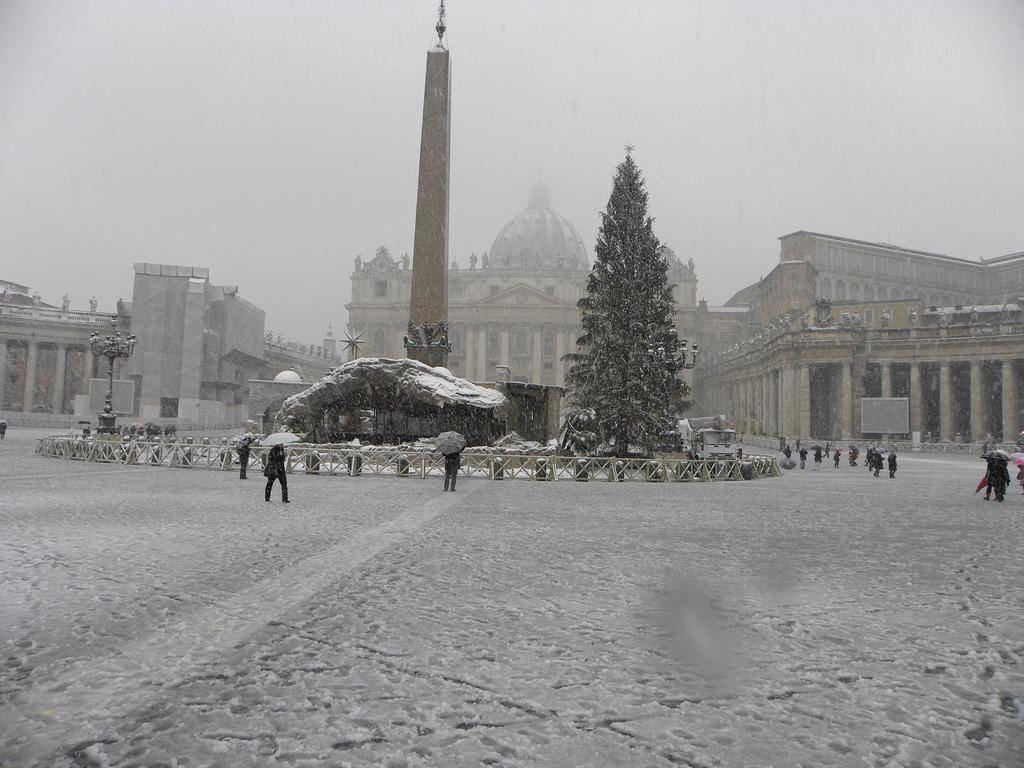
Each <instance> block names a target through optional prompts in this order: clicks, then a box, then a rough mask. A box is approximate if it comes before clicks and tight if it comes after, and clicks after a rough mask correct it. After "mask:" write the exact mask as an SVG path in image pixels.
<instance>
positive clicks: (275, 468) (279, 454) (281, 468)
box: [263, 445, 288, 504]
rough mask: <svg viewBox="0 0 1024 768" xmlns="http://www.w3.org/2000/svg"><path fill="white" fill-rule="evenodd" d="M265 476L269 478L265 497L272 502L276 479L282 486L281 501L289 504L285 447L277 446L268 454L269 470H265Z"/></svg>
mask: <svg viewBox="0 0 1024 768" xmlns="http://www.w3.org/2000/svg"><path fill="white" fill-rule="evenodd" d="M263 476H264V477H265V478H267V488H266V491H264V493H263V497H264V498H265V499H266V500H267V501H270V491H271V489H272V488H273V487H274V480H275V479H276V480H277V481H278V482H279V483H280V484H281V501H282V503H284V504H287V503H288V472H287V470H286V468H285V461H284V446H283V445H275V446H274V447H273V448H271V449H270V453H268V454H267V468H266V469H264V470H263Z"/></svg>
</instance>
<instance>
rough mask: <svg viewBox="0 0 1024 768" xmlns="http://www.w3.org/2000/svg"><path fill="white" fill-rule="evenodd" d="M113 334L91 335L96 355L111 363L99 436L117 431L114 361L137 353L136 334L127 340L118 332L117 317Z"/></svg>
mask: <svg viewBox="0 0 1024 768" xmlns="http://www.w3.org/2000/svg"><path fill="white" fill-rule="evenodd" d="M110 326H111V332H110V334H108V335H107V336H106V337H105V338H101V337H100V335H99V334H98V333H96V331H93V332H92V333H90V334H89V346H90V347H92V351H93V354H94V355H99V356H100V357H105V358H107V360H108V361H109V368H108V370H107V402H106V403H105V404H104V405H103V413H101V414H100V415H99V427H98V428H97V430H96V432H97V433H99V434H113V433H114V432H116V431H117V428H116V425H117V416H116V415H115V414H114V361H115V360H116V359H118V358H122V359H127V358H129V357H131V356H132V352H134V351H135V334H134V333H132V334H129V335H128V337H127V338H124V337H122V336H121V333H120V332H119V331H118V330H117V316H116V315H114V316H113V317H111V318H110Z"/></svg>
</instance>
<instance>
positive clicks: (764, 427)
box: [757, 373, 771, 435]
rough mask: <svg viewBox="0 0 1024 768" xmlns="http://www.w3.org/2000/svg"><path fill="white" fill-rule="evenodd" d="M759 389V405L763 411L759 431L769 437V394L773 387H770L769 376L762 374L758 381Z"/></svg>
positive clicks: (758, 426)
mask: <svg viewBox="0 0 1024 768" xmlns="http://www.w3.org/2000/svg"><path fill="white" fill-rule="evenodd" d="M757 387H758V390H759V391H758V393H757V394H758V398H757V403H758V406H759V410H760V411H761V418H760V421H759V423H758V425H757V430H758V432H759V433H760V434H762V435H767V434H768V432H769V430H768V419H769V417H768V393H769V390H770V389H771V387H770V386H769V381H768V374H767V373H762V374H761V376H760V377H759V378H758V380H757Z"/></svg>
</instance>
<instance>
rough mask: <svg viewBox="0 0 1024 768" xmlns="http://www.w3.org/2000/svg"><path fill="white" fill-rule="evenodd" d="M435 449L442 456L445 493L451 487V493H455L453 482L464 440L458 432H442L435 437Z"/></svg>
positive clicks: (460, 462)
mask: <svg viewBox="0 0 1024 768" xmlns="http://www.w3.org/2000/svg"><path fill="white" fill-rule="evenodd" d="M437 449H438V450H439V451H441V454H442V455H443V456H444V490H446V491H447V490H448V486H449V485H451V491H452V493H455V481H456V480H457V479H458V477H459V467H460V466H461V464H462V452H463V451H464V450H465V449H466V438H465V437H463V436H462V435H460V434H459V433H458V432H442V433H441V434H439V435H438V436H437Z"/></svg>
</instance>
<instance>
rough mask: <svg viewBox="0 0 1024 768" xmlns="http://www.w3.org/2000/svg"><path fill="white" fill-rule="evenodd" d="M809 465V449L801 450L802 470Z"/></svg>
mask: <svg viewBox="0 0 1024 768" xmlns="http://www.w3.org/2000/svg"><path fill="white" fill-rule="evenodd" d="M806 464H807V449H806V448H801V449H800V469H803V468H804V467H805V466H806Z"/></svg>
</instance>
